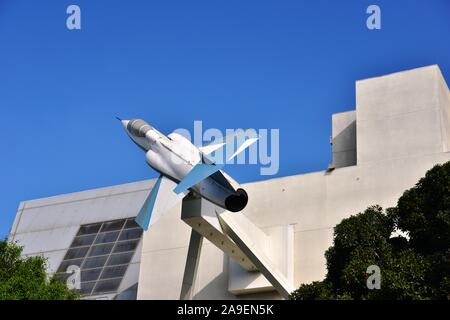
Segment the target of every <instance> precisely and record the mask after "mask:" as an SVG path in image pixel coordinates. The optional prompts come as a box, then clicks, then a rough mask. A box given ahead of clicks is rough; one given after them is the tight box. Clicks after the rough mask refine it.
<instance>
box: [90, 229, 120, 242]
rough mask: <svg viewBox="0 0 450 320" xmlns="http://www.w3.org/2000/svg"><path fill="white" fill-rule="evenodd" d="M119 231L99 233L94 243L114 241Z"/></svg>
mask: <svg viewBox="0 0 450 320" xmlns="http://www.w3.org/2000/svg"><path fill="white" fill-rule="evenodd" d="M119 232H120V231H113V232H106V233H99V234H98V236H97V239H95V243H106V242H114V241H116V240H117V237H118V236H119Z"/></svg>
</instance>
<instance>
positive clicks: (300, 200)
mask: <svg viewBox="0 0 450 320" xmlns="http://www.w3.org/2000/svg"><path fill="white" fill-rule="evenodd" d="M356 102H357V106H356V111H350V112H346V113H341V114H337V115H334V116H333V121H332V122H333V134H332V139H333V140H332V141H333V162H334V164H335V168H336V169H334V170H331V171H320V172H313V173H308V174H302V175H295V176H289V177H282V178H275V179H268V180H265V181H259V182H253V183H248V184H244V188H245V189H246V190H247V192H248V194H249V203H248V206H247V207H246V209H245V210H244V211H243V212H242V213H239V214H245V215H246V216H247V217H248V218H249V219H250V220H251V221H253V223H254V224H255V225H257V226H258V227H260V228H261V229H263V230H265V229H267V228H271V227H276V226H282V225H287V224H293V225H294V251H295V254H294V286H295V287H298V286H299V285H300V284H301V283H309V282H311V281H314V280H322V279H323V277H324V275H325V273H326V267H325V258H324V252H325V250H326V249H328V247H329V246H330V245H331V244H332V240H333V227H334V226H335V225H336V224H337V223H339V222H340V221H341V220H342V219H343V218H346V217H349V216H350V215H352V214H356V213H358V212H361V211H363V210H365V209H366V208H367V207H368V206H370V205H374V204H379V205H381V206H383V207H385V208H386V207H390V206H394V205H395V204H396V201H397V199H398V198H399V196H401V194H402V193H403V191H404V190H406V189H408V188H411V187H412V186H414V184H415V183H416V182H417V181H418V179H419V178H420V177H422V176H423V175H424V174H425V172H426V171H427V170H428V169H430V168H431V167H432V166H433V165H435V164H437V163H444V162H446V161H449V160H450V153H449V152H448V151H449V146H450V140H449V138H450V134H449V133H450V129H449V128H450V93H449V90H448V87H447V85H446V83H445V81H444V79H443V77H442V74H441V72H440V70H439V68H438V67H437V66H429V67H424V68H418V69H414V70H410V71H405V72H399V73H395V74H391V75H387V76H382V77H377V78H372V79H366V80H361V81H358V82H357V83H356ZM324 120H325V119H324ZM152 184H153V181H142V182H136V183H131V184H125V185H120V186H113V187H109V188H103V189H97V190H90V191H85V192H80V193H75V194H69V195H63V196H57V197H52V198H46V199H38V200H32V201H26V202H23V203H21V205H20V207H19V210H18V213H17V216H16V220H15V222H14V226H13V229H12V233H11V236H10V238H11V239H13V240H19V242H20V243H22V244H24V245H25V253H26V254H41V253H43V254H44V255H46V256H48V257H49V258H50V268H49V272H52V271H53V270H54V268H56V267H57V266H58V265H59V262H60V261H61V259H62V257H63V255H64V253H65V250H67V248H68V247H69V245H70V242H71V240H72V239H73V236H74V235H75V233H76V231H77V230H78V227H79V225H80V224H85V223H91V222H98V221H103V220H113V219H115V218H123V217H132V216H135V215H136V213H137V212H138V210H139V208H140V206H141V204H142V203H143V201H144V199H145V197H146V195H147V194H148V192H149V189H150V188H151V186H152ZM180 215H181V205H179V206H176V207H175V208H173V209H172V210H171V211H170V212H168V213H167V214H166V215H164V216H163V217H162V218H161V219H160V220H159V221H158V223H156V224H155V225H153V226H152V228H151V229H150V230H149V231H148V232H146V233H145V234H144V237H143V241H142V253H141V255H140V256H139V257H135V260H134V261H135V262H136V264H135V266H134V268H135V269H136V271H135V272H138V273H139V284H138V299H178V298H179V296H180V290H181V285H182V280H183V273H184V267H185V262H186V256H187V250H188V244H189V237H190V230H191V229H190V227H189V226H188V225H187V224H186V223H184V222H183V221H182V220H181V219H180ZM133 274H135V273H133ZM228 278H229V273H228V258H227V257H226V256H224V254H223V252H222V251H220V250H219V249H217V248H216V247H215V246H214V245H212V244H211V243H209V242H208V240H206V239H205V240H204V241H203V248H202V251H201V256H200V262H199V267H198V276H197V281H196V283H195V287H194V299H247V298H251V299H273V298H276V299H278V298H280V296H279V295H278V294H277V293H276V292H266V293H257V294H252V295H244V296H243V295H241V296H234V295H232V294H231V293H229V292H228V281H229V279H228Z"/></svg>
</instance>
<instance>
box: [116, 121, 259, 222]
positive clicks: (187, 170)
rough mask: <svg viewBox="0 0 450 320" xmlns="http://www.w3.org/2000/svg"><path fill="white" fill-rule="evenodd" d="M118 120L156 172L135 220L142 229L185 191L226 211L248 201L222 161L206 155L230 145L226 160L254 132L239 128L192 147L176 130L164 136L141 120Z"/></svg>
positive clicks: (246, 143)
mask: <svg viewBox="0 0 450 320" xmlns="http://www.w3.org/2000/svg"><path fill="white" fill-rule="evenodd" d="M119 120H120V121H121V122H122V124H123V126H124V128H125V130H126V132H127V134H128V135H129V137H130V138H131V140H133V142H134V143H136V144H137V146H138V147H140V148H141V149H142V150H143V151H144V152H145V159H146V162H147V163H148V165H149V166H150V167H152V168H153V169H155V170H156V171H158V172H159V173H160V176H159V178H158V180H157V181H156V183H155V185H154V186H153V188H152V190H151V191H150V193H149V195H148V196H147V198H146V200H145V202H144V204H143V206H142V208H141V210H140V211H139V214H138V215H137V217H136V222H137V223H138V224H139V225H140V226H141V227H142V228H143V229H144V230H147V229H148V227H149V226H151V225H152V224H154V223H155V222H156V221H157V220H158V219H159V218H160V217H161V216H162V215H163V214H164V213H165V212H166V211H168V210H169V209H171V208H172V207H173V206H174V205H175V204H176V203H177V202H179V201H181V200H182V199H183V198H184V197H185V196H186V195H187V194H189V192H194V193H195V194H197V195H199V196H201V197H203V198H204V199H206V200H209V201H210V202H212V203H214V204H216V205H218V206H220V207H222V208H224V209H226V210H229V211H233V212H237V211H241V210H242V209H244V208H245V206H246V205H247V202H248V196H247V193H246V192H245V190H244V189H242V188H240V187H239V184H238V183H237V182H236V181H234V180H233V179H232V178H231V177H230V176H228V175H227V174H226V173H224V172H223V171H221V169H222V167H223V166H224V163H216V162H214V161H213V160H212V159H211V157H209V155H211V154H212V153H213V152H215V151H216V152H217V151H218V150H219V149H220V148H224V149H225V147H227V150H230V148H231V150H233V152H232V155H231V156H230V157H229V158H228V159H226V161H225V162H227V161H230V160H231V159H233V158H234V157H236V156H237V155H238V154H239V153H241V152H242V151H244V150H245V149H246V148H247V147H249V146H250V145H251V144H253V143H254V142H256V141H257V140H258V137H257V136H256V133H255V132H250V131H246V132H242V131H241V132H238V133H236V134H234V135H231V136H227V137H225V138H224V139H222V140H220V141H214V142H213V143H212V144H209V145H206V146H203V147H196V146H195V145H194V144H192V143H191V142H190V141H189V140H188V139H186V138H185V137H183V136H182V135H180V134H177V133H171V134H169V135H168V136H165V135H164V134H162V133H161V132H159V131H158V130H156V129H155V128H153V127H152V126H150V125H149V124H148V123H147V122H145V121H144V120H141V119H132V120H121V119H119ZM238 135H243V136H244V140H242V139H240V140H241V141H240V143H239V142H238V143H237V144H235V143H234V141H235V137H236V136H238ZM238 140H239V139H238Z"/></svg>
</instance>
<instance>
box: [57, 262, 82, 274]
mask: <svg viewBox="0 0 450 320" xmlns="http://www.w3.org/2000/svg"><path fill="white" fill-rule="evenodd" d="M82 262H83V259H75V260H67V261H63V262H61V264H60V265H59V268H58V272H66V271H67V268H68V267H69V266H71V265H75V266H78V267H79V266H81V263H82Z"/></svg>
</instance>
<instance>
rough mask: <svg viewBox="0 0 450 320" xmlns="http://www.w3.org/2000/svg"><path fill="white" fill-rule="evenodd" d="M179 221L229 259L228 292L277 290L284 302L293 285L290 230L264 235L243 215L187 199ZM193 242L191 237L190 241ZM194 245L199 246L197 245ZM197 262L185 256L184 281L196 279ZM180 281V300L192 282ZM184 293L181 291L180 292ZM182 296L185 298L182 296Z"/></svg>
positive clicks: (277, 228) (289, 227)
mask: <svg viewBox="0 0 450 320" xmlns="http://www.w3.org/2000/svg"><path fill="white" fill-rule="evenodd" d="M181 219H182V220H183V221H184V222H186V223H187V224H188V225H189V226H191V227H192V229H193V231H194V230H195V231H196V232H197V233H198V234H199V235H201V236H203V237H205V238H207V239H208V240H209V241H210V242H211V243H213V244H214V245H215V246H216V247H217V248H219V249H220V250H222V251H223V252H224V253H226V254H227V256H228V257H230V263H229V271H230V272H229V276H230V278H229V291H230V292H231V293H233V294H236V295H239V294H247V293H256V292H264V291H271V290H277V291H278V292H279V293H280V294H281V296H283V297H284V298H287V297H288V296H289V294H290V293H291V292H292V291H293V290H294V289H293V286H292V283H293V243H294V241H293V240H294V239H293V226H279V227H275V228H270V229H268V230H266V232H264V231H262V230H261V229H259V228H258V227H257V226H256V225H254V224H253V222H251V221H250V220H249V219H248V218H247V217H246V216H245V215H244V214H243V212H237V213H232V212H229V211H226V210H224V209H222V208H220V207H218V206H216V205H214V204H212V203H210V202H209V201H206V200H204V199H201V198H197V197H193V196H188V197H186V198H185V199H184V200H183V205H182V213H181ZM191 242H192V237H191ZM193 245H196V246H197V245H198V242H196V243H195V244H193ZM194 251H195V252H197V260H195V259H194V260H193V259H192V255H189V254H188V259H187V261H186V268H185V275H184V279H191V278H192V279H195V275H192V270H195V271H194V272H196V267H194V266H196V265H197V264H198V257H199V252H200V249H197V250H194V249H191V247H190V248H189V252H194ZM184 282H185V281H184V280H183V289H182V295H181V298H183V299H185V298H187V295H186V292H187V289H186V288H187V287H189V284H191V289H192V283H193V282H192V281H190V280H187V281H186V286H185V283H184ZM183 290H184V291H183ZM183 292H184V294H183Z"/></svg>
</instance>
